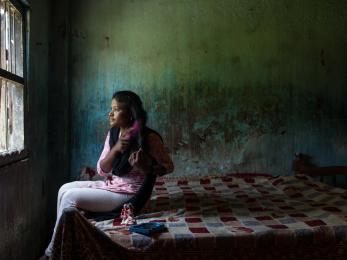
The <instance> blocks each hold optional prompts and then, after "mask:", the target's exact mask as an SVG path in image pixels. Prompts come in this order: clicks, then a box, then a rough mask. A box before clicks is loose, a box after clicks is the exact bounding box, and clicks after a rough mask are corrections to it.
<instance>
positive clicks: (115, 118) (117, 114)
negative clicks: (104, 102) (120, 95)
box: [108, 99, 132, 127]
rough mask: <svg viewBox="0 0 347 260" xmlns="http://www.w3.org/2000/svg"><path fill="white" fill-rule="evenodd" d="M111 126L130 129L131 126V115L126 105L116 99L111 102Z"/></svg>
mask: <svg viewBox="0 0 347 260" xmlns="http://www.w3.org/2000/svg"><path fill="white" fill-rule="evenodd" d="M108 116H109V119H110V125H111V126H116V127H129V126H131V119H132V118H131V113H130V111H129V110H128V109H127V108H126V107H125V105H124V103H120V102H118V101H117V100H115V99H112V102H111V111H110V113H109V114H108Z"/></svg>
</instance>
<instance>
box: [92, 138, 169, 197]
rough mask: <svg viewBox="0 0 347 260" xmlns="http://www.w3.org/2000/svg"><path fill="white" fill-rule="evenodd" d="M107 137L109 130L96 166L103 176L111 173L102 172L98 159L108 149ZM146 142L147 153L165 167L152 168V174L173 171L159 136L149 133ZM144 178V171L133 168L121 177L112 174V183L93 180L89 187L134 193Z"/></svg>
mask: <svg viewBox="0 0 347 260" xmlns="http://www.w3.org/2000/svg"><path fill="white" fill-rule="evenodd" d="M109 139H110V132H108V133H107V137H106V140H105V144H104V149H103V151H102V153H101V155H100V158H99V160H98V162H97V166H96V169H97V172H98V174H99V175H101V176H105V177H107V176H111V175H112V171H111V172H103V171H102V169H101V167H100V161H101V160H102V159H104V158H105V157H106V155H107V154H108V153H109V151H110V145H109ZM147 142H148V147H149V154H150V155H151V156H152V157H153V158H154V159H155V160H156V161H157V163H158V165H159V166H162V167H164V168H165V169H166V171H165V172H159V171H156V169H154V174H157V175H158V176H162V175H164V174H168V173H171V172H173V170H174V166H173V163H172V160H171V158H170V156H169V154H168V151H167V149H166V148H165V147H164V144H163V142H162V141H161V139H160V137H159V136H158V135H157V134H155V133H150V134H148V136H147ZM162 167H159V168H162ZM159 168H157V169H159ZM161 171H162V170H161ZM144 178H145V174H144V173H142V172H140V171H138V170H135V169H133V170H131V171H130V172H129V173H128V174H126V175H125V176H122V177H118V176H115V175H112V184H111V183H109V182H107V183H106V182H101V181H98V182H94V183H93V184H92V186H91V187H92V188H98V189H105V190H109V191H112V192H118V193H128V194H135V193H136V192H137V191H138V189H139V188H140V187H141V184H142V182H143V180H144Z"/></svg>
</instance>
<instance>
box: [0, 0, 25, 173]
mask: <svg viewBox="0 0 347 260" xmlns="http://www.w3.org/2000/svg"><path fill="white" fill-rule="evenodd" d="M8 1H9V2H11V4H13V5H14V6H15V7H16V8H17V10H18V11H19V12H20V13H21V15H22V28H23V30H22V39H23V77H20V76H18V75H16V74H13V73H11V72H9V71H7V70H4V69H2V68H0V76H1V77H3V78H5V79H6V80H10V81H12V82H15V83H19V84H22V85H23V112H24V116H23V117H24V122H23V124H24V131H23V132H24V147H23V149H21V150H9V151H5V152H2V153H0V168H1V167H3V166H6V165H9V164H12V163H15V162H18V161H21V160H24V159H26V158H28V157H29V150H28V146H29V142H28V136H29V135H28V122H29V120H28V118H29V116H28V114H29V102H28V70H29V63H28V61H29V32H30V31H29V24H30V23H29V22H30V12H29V11H30V9H29V4H28V3H27V2H26V1H25V0H8Z"/></svg>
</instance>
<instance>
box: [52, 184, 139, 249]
mask: <svg viewBox="0 0 347 260" xmlns="http://www.w3.org/2000/svg"><path fill="white" fill-rule="evenodd" d="M90 183H92V181H74V182H69V183H66V184H64V185H63V186H61V187H60V189H59V192H58V199H57V220H56V222H55V227H54V231H53V235H52V239H51V242H50V243H49V245H48V247H47V249H46V251H45V254H46V255H47V256H50V255H51V254H52V247H53V241H54V236H55V232H56V229H57V225H58V223H59V220H60V217H61V215H62V213H63V210H64V209H65V208H69V207H76V208H79V209H82V210H87V211H92V212H104V211H111V210H113V209H114V208H116V207H117V206H119V205H121V204H123V203H124V202H125V201H127V200H128V199H130V197H132V196H133V195H132V194H124V193H115V192H111V191H108V190H102V189H95V188H88V185H89V184H90Z"/></svg>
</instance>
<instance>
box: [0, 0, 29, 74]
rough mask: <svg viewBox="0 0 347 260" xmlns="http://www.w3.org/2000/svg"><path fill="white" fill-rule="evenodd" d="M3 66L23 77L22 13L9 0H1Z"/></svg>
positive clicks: (0, 53) (0, 56) (0, 39)
mask: <svg viewBox="0 0 347 260" xmlns="http://www.w3.org/2000/svg"><path fill="white" fill-rule="evenodd" d="M0 16H1V19H0V22H1V25H0V26H1V35H0V41H1V52H0V59H1V68H2V69H4V70H7V71H9V72H11V73H13V74H16V75H18V76H20V77H23V37H22V35H23V34H22V27H23V26H22V15H21V13H20V12H19V11H18V10H17V9H16V8H15V7H14V5H12V4H11V3H10V2H9V1H8V0H0Z"/></svg>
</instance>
